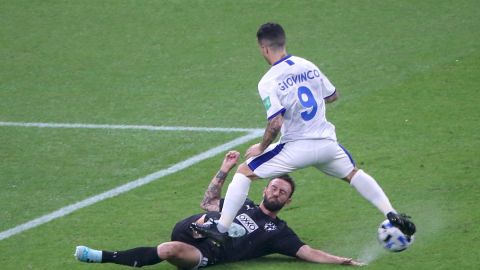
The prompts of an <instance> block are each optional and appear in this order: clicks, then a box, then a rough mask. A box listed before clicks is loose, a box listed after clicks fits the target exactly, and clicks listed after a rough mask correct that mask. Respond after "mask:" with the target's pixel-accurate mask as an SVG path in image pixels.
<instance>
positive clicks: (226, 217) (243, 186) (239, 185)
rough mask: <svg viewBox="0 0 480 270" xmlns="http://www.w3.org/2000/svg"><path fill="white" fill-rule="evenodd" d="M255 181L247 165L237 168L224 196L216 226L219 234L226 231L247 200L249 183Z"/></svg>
mask: <svg viewBox="0 0 480 270" xmlns="http://www.w3.org/2000/svg"><path fill="white" fill-rule="evenodd" d="M255 179H258V177H257V176H256V175H255V173H254V172H253V171H252V170H251V169H250V168H249V167H248V165H247V163H245V162H244V163H242V164H240V165H239V166H238V168H237V171H236V172H235V174H234V175H233V179H232V181H231V182H230V184H229V185H228V188H227V192H226V194H225V199H224V202H223V208H222V215H221V217H220V219H219V220H218V225H217V228H218V231H219V232H221V233H226V232H227V231H228V229H229V228H230V225H232V222H233V219H234V218H235V216H236V214H237V212H238V210H240V208H241V207H242V205H243V203H244V202H245V199H247V196H248V191H249V190H250V183H251V181H252V180H255Z"/></svg>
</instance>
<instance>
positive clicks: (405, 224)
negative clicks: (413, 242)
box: [387, 212, 417, 236]
mask: <svg viewBox="0 0 480 270" xmlns="http://www.w3.org/2000/svg"><path fill="white" fill-rule="evenodd" d="M387 218H388V220H389V221H390V223H392V225H393V226H395V227H397V228H398V229H399V230H400V231H402V233H404V234H405V235H407V236H412V235H413V234H414V233H415V232H416V231H417V229H416V228H415V224H413V222H412V221H411V220H410V217H409V216H407V215H405V214H396V213H394V212H390V213H388V214H387Z"/></svg>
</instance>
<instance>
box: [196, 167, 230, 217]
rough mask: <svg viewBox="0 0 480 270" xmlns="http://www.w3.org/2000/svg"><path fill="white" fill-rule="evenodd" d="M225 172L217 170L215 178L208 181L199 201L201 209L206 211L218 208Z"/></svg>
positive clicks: (225, 176)
mask: <svg viewBox="0 0 480 270" xmlns="http://www.w3.org/2000/svg"><path fill="white" fill-rule="evenodd" d="M227 174H228V173H226V172H222V171H218V173H217V175H216V176H215V179H213V180H212V182H210V184H209V185H208V188H207V190H206V191H205V195H204V196H203V200H202V203H201V206H202V208H203V209H205V210H208V211H218V210H220V209H219V205H218V200H220V197H221V192H222V187H223V183H224V182H225V178H227Z"/></svg>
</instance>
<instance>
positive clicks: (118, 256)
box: [102, 247, 162, 267]
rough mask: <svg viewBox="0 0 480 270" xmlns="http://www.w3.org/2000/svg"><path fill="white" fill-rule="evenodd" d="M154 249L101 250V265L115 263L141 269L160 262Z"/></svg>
mask: <svg viewBox="0 0 480 270" xmlns="http://www.w3.org/2000/svg"><path fill="white" fill-rule="evenodd" d="M161 261H162V260H161V259H160V258H159V257H158V254H157V248H156V247H138V248H133V249H129V250H123V251H115V252H112V251H106V250H102V263H116V264H122V265H128V266H132V267H142V266H145V265H152V264H157V263H159V262H161Z"/></svg>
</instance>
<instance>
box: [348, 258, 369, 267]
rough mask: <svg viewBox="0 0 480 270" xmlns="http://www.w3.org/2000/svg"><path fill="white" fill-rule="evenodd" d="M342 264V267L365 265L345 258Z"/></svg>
mask: <svg viewBox="0 0 480 270" xmlns="http://www.w3.org/2000/svg"><path fill="white" fill-rule="evenodd" d="M342 264H343V265H353V266H365V265H367V264H366V263H362V262H359V261H355V260H354V259H352V258H345V259H344V261H343V262H342Z"/></svg>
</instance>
